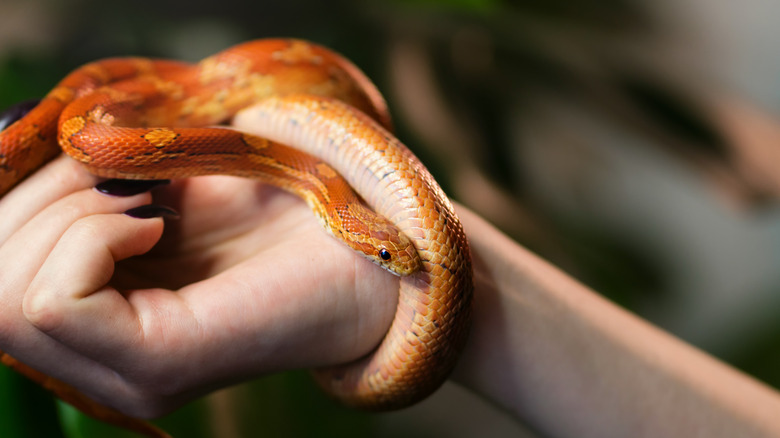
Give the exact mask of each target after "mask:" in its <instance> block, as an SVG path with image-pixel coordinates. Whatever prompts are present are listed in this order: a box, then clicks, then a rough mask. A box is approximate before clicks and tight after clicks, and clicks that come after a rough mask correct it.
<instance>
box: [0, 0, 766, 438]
mask: <svg viewBox="0 0 780 438" xmlns="http://www.w3.org/2000/svg"><path fill="white" fill-rule="evenodd" d="M684 3H685V4H684V5H680V4H678V3H677V2H673V1H671V0H664V1H658V2H650V1H642V0H606V1H605V0H602V1H592V0H590V1H589V0H582V1H579V2H573V1H562V0H547V1H538V0H526V1H522V0H484V1H480V0H382V1H380V0H369V1H358V0H351V1H350V0H340V1H319V0H287V1H284V2H245V1H238V0H223V1H221V2H218V3H217V2H207V1H201V0H190V1H188V2H173V1H165V0H158V1H147V0H134V1H130V0H113V1H110V2H106V1H96V0H73V1H67V2H62V1H55V0H3V1H2V2H0V107H5V106H8V105H11V104H13V103H15V102H18V101H20V100H25V99H29V98H35V97H41V96H42V95H44V94H45V93H46V92H47V91H48V90H49V89H50V88H51V87H52V86H53V85H54V84H55V83H56V82H57V81H58V80H59V79H61V78H62V77H63V76H64V75H65V74H66V73H68V72H69V71H70V70H72V69H74V68H76V67H78V66H79V65H81V64H83V63H85V62H88V61H91V60H94V59H98V58H104V57H109V56H124V55H142V56H156V57H170V58H179V59H186V60H191V61H195V60H198V59H200V58H203V57H205V56H207V55H210V54H213V53H215V52H217V51H219V50H221V49H223V48H226V47H228V46H230V45H232V44H235V43H238V42H241V41H244V40H247V39H252V38H261V37H271V36H273V37H276V36H291V37H300V38H306V39H310V40H313V41H316V42H318V43H320V44H323V45H326V46H329V47H331V48H333V49H335V50H337V51H339V52H341V53H343V54H344V55H346V56H347V57H348V58H350V59H351V60H353V61H354V62H355V63H356V64H358V65H359V66H360V67H361V68H363V69H364V70H365V71H366V73H368V75H369V76H370V77H371V78H373V79H374V80H375V81H376V82H377V84H378V86H379V88H380V89H381V90H382V91H383V92H384V93H385V95H386V98H387V99H388V101H389V104H390V107H391V110H392V112H393V115H394V117H395V120H396V124H397V126H398V133H399V136H400V138H401V139H402V140H403V141H404V142H405V143H406V144H407V145H409V146H410V147H411V148H412V149H413V150H414V151H415V153H417V154H418V155H419V156H420V157H421V158H422V159H423V162H425V163H426V165H428V166H429V168H430V169H431V171H432V172H433V173H434V175H435V176H436V177H437V179H438V180H439V181H440V182H441V183H442V185H443V186H444V187H445V190H446V191H447V192H448V193H449V194H451V195H452V197H453V198H454V199H456V200H458V201H459V202H461V203H463V204H465V205H467V206H469V207H471V208H472V209H474V210H475V211H477V212H478V213H480V214H481V215H483V216H484V217H485V218H487V219H488V220H490V221H491V222H493V223H494V224H496V225H497V226H498V227H499V228H501V229H502V230H504V231H505V232H506V233H507V234H509V235H510V236H512V237H513V238H514V239H516V240H517V241H518V242H520V243H521V244H523V245H525V246H527V247H529V248H531V249H532V250H534V251H535V252H537V253H538V254H540V255H542V256H543V257H545V258H547V259H548V260H551V261H552V262H554V263H555V264H557V265H558V266H560V267H562V268H563V269H564V270H566V271H567V272H569V273H570V274H571V275H573V276H575V277H576V278H578V279H580V280H581V281H583V282H584V283H586V284H588V285H590V286H591V287H593V288H594V289H596V290H597V291H599V292H600V293H602V294H604V295H605V296H607V297H608V298H610V299H612V300H614V301H616V302H617V303H619V304H621V305H623V306H625V307H627V308H629V309H630V310H632V311H634V312H636V313H638V314H639V315H641V316H642V317H644V318H647V319H648V320H650V321H652V322H653V323H655V324H657V325H659V326H661V327H663V328H665V329H667V330H669V331H671V332H672V333H674V334H675V335H677V336H679V337H681V338H683V339H685V340H686V341H688V342H691V343H693V344H695V345H697V346H699V347H701V348H703V349H705V350H707V351H709V352H710V353H712V354H714V355H716V356H718V357H719V358H721V359H723V360H724V361H727V362H729V363H731V364H733V365H735V366H737V367H739V368H740V369H742V370H744V371H746V372H748V373H751V374H753V375H754V376H756V377H757V378H759V379H761V380H763V381H765V382H767V383H769V384H770V385H773V386H775V387H780V352H778V351H779V350H778V348H777V347H778V346H780V318H778V315H780V294H779V293H778V291H779V290H780V269H778V268H780V211H779V210H778V208H777V200H778V195H780V172H778V169H780V160H779V159H778V158H780V154H778V150H777V149H778V148H777V146H776V145H777V144H778V140H780V125H779V124H778V121H780V119H778V114H780V79H778V78H780V52H778V53H775V52H776V50H774V47H773V44H772V42H773V41H776V40H777V37H778V33H780V31H778V30H777V26H774V23H772V17H776V16H777V12H780V11H778V9H780V7H778V6H772V5H771V4H769V3H767V2H761V1H760V0H748V1H747V2H746V3H740V4H739V5H736V4H733V2H727V1H725V0H713V1H705V0H692V1H689V2H684ZM159 423H160V424H162V425H163V426H164V427H165V428H166V429H167V430H169V431H170V432H172V433H173V434H174V435H177V436H187V437H214V436H219V437H241V436H259V435H261V434H262V435H263V436H288V437H290V436H299V437H308V436H318V437H327V436H339V437H344V436H356V437H357V436H377V437H384V436H387V437H390V436H397V435H399V434H403V435H405V436H407V437H415V436H420V437H423V436H425V437H457V436H461V437H467V436H475V435H477V434H479V435H480V436H483V437H485V436H496V437H498V436H507V435H512V436H529V437H530V436H535V435H534V434H533V432H532V431H528V430H526V429H525V428H524V427H523V425H522V424H520V423H518V422H516V421H514V420H511V419H509V418H507V417H506V416H504V415H503V414H502V413H501V412H499V411H497V410H495V409H493V408H491V407H490V406H489V405H487V404H486V403H485V402H483V401H481V400H478V399H476V398H475V397H473V396H471V395H470V394H467V393H466V392H464V391H463V390H461V389H459V388H456V387H454V386H451V385H447V386H445V388H444V389H443V390H442V391H441V392H440V393H438V394H437V395H436V396H434V397H433V398H432V399H430V400H428V401H426V402H424V403H422V404H420V405H419V406H416V407H414V408H411V409H408V410H405V411H402V412H399V413H392V414H383V415H370V414H364V413H359V412H354V411H350V410H347V409H344V408H341V407H339V406H336V405H335V404H332V403H331V402H329V401H328V400H327V399H325V397H323V396H322V395H321V394H320V393H319V392H318V391H317V390H316V389H315V388H313V386H312V384H311V383H310V382H309V380H308V378H307V376H306V375H305V373H288V374H282V375H278V376H271V377H268V378H264V379H260V380H258V381H255V382H251V383H248V384H245V385H241V386H238V387H235V388H232V389H229V390H226V391H222V392H219V393H217V394H215V395H213V396H210V397H207V398H205V399H203V400H199V401H197V402H195V403H193V404H191V405H189V406H187V407H185V408H184V409H182V410H180V411H178V412H176V413H174V414H172V415H170V416H169V417H166V418H164V419H161V420H160V422H159ZM486 424H490V425H491V426H490V427H489V428H485V427H484V425H486ZM121 433H122V432H118V431H114V430H110V429H109V430H107V429H105V427H104V426H102V425H99V424H95V423H94V422H91V421H89V420H86V419H84V418H82V417H80V416H79V415H78V414H76V413H74V412H73V411H72V410H71V409H69V408H67V407H65V406H62V405H59V404H57V403H54V402H53V401H52V400H51V399H50V398H49V397H48V396H47V395H46V394H43V393H42V392H41V391H39V390H37V388H35V387H33V386H31V385H30V384H28V383H27V382H25V381H24V380H22V379H19V378H17V377H16V376H15V375H13V374H12V373H10V372H8V371H7V370H5V369H2V370H0V436H3V437H12V438H14V437H28V436H52V437H56V436H64V437H69V438H70V437H81V436H84V437H100V436H131V435H121Z"/></svg>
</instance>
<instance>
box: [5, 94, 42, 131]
mask: <svg viewBox="0 0 780 438" xmlns="http://www.w3.org/2000/svg"><path fill="white" fill-rule="evenodd" d="M38 103H40V99H33V100H25V101H23V102H19V103H17V104H14V105H11V106H9V107H8V108H6V109H5V110H3V111H2V112H0V131H2V130H4V129H5V128H7V127H9V126H11V125H12V124H13V123H14V122H16V121H17V120H19V119H21V118H22V117H24V116H26V115H27V113H29V112H30V111H31V110H32V109H33V108H35V107H36V106H37V105H38Z"/></svg>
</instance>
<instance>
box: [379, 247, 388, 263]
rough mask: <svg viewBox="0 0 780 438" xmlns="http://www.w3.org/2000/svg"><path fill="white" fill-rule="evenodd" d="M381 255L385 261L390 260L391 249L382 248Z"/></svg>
mask: <svg viewBox="0 0 780 438" xmlns="http://www.w3.org/2000/svg"><path fill="white" fill-rule="evenodd" d="M379 257H380V258H381V259H382V260H385V261H387V260H390V251H388V250H386V249H384V248H382V249H381V250H379Z"/></svg>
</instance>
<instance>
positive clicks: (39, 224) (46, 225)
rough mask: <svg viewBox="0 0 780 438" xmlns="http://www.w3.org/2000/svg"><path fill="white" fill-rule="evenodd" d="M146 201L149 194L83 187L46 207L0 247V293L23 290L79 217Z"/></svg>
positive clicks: (115, 210)
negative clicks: (118, 193) (116, 193)
mask: <svg viewBox="0 0 780 438" xmlns="http://www.w3.org/2000/svg"><path fill="white" fill-rule="evenodd" d="M150 201H151V197H150V195H149V194H141V195H136V196H133V197H127V198H117V197H110V196H105V195H102V194H100V193H97V192H95V191H94V190H91V189H84V190H81V191H79V192H76V193H73V194H72V195H70V196H66V197H65V198H62V199H60V200H59V201H56V202H55V203H53V204H51V205H49V206H47V207H46V208H44V210H43V211H41V212H40V213H38V214H37V215H35V216H34V217H32V218H31V219H30V220H28V221H27V222H26V223H25V224H24V225H22V226H21V228H20V229H19V230H17V231H16V232H14V233H13V234H12V235H11V236H10V237H9V238H8V239H7V241H6V242H4V243H3V244H2V246H0V266H2V267H3V269H2V270H0V292H2V293H3V294H6V295H7V294H8V293H11V292H12V291H19V290H21V291H24V290H26V289H27V286H28V285H29V282H30V281H31V280H32V278H33V276H34V274H35V273H36V272H37V271H38V269H40V266H41V265H42V264H43V261H44V260H45V259H46V257H47V256H48V254H49V252H50V251H51V250H52V249H53V248H54V246H55V244H56V243H57V242H58V241H59V240H60V237H61V236H62V235H63V234H64V233H65V231H66V230H67V229H68V228H69V227H70V226H71V225H73V223H75V222H76V221H78V220H79V219H81V218H84V217H87V216H89V215H94V214H106V213H121V212H123V211H126V210H128V209H131V208H133V207H137V206H139V205H143V204H145V203H148V202H150Z"/></svg>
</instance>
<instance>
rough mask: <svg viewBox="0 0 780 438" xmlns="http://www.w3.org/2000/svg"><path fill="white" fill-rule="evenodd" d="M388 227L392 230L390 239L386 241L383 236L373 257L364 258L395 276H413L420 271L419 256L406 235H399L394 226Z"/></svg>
mask: <svg viewBox="0 0 780 438" xmlns="http://www.w3.org/2000/svg"><path fill="white" fill-rule="evenodd" d="M390 226H391V227H392V228H393V230H391V233H392V234H391V236H392V237H391V238H389V239H388V238H387V236H384V237H385V238H384V239H383V240H382V243H381V244H379V246H377V247H376V248H377V249H376V250H375V255H373V256H372V255H369V254H366V256H367V257H368V258H369V260H371V261H373V262H374V263H376V264H378V265H379V266H381V267H383V268H385V269H387V270H388V271H390V272H392V273H394V274H396V275H400V276H407V275H411V274H414V273H415V272H417V271H419V270H420V266H421V263H422V262H421V261H420V256H419V254H417V249H416V248H415V247H414V244H412V241H411V240H409V238H408V237H406V235H404V234H403V233H401V232H400V231H399V230H398V229H397V228H395V226H394V225H392V224H391V225H390ZM372 234H375V233H372Z"/></svg>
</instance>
